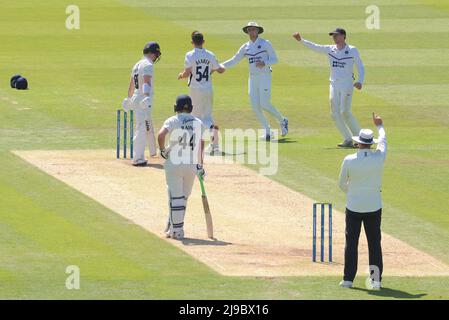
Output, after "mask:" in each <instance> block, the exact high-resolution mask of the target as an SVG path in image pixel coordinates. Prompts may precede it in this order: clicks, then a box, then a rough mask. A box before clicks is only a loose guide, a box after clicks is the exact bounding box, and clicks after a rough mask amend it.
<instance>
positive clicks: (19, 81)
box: [16, 77, 28, 90]
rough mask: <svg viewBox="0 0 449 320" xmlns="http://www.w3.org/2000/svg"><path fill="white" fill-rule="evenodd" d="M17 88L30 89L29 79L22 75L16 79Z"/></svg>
mask: <svg viewBox="0 0 449 320" xmlns="http://www.w3.org/2000/svg"><path fill="white" fill-rule="evenodd" d="M16 89H18V90H26V89H28V80H27V79H26V78H23V77H20V78H19V79H17V81H16Z"/></svg>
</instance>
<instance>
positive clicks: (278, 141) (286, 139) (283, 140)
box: [272, 138, 298, 143]
mask: <svg viewBox="0 0 449 320" xmlns="http://www.w3.org/2000/svg"><path fill="white" fill-rule="evenodd" d="M272 142H277V143H296V142H298V140H293V139H290V138H280V139H276V140H273V141H272Z"/></svg>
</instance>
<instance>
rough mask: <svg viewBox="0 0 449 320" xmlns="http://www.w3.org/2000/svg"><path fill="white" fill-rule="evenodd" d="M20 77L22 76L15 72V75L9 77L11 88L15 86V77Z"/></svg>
mask: <svg viewBox="0 0 449 320" xmlns="http://www.w3.org/2000/svg"><path fill="white" fill-rule="evenodd" d="M20 77H22V76H21V75H20V74H16V75H14V76H12V77H11V81H10V84H11V88H15V87H16V82H17V79H19V78H20Z"/></svg>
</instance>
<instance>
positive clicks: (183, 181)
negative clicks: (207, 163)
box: [164, 159, 197, 230]
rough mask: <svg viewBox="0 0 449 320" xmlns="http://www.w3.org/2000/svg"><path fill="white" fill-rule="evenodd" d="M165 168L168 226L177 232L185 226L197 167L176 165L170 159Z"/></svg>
mask: <svg viewBox="0 0 449 320" xmlns="http://www.w3.org/2000/svg"><path fill="white" fill-rule="evenodd" d="M164 168H165V179H166V181H167V189H168V208H169V213H168V226H169V227H172V228H173V229H175V230H176V229H181V228H182V227H183V226H184V216H185V211H186V206H187V199H188V197H189V196H190V193H191V192H192V187H193V182H194V181H195V176H196V171H197V170H196V165H194V164H179V165H175V164H173V163H172V162H171V161H170V159H168V160H167V161H165V164H164Z"/></svg>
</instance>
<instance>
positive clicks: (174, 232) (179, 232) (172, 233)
mask: <svg viewBox="0 0 449 320" xmlns="http://www.w3.org/2000/svg"><path fill="white" fill-rule="evenodd" d="M165 234H166V236H167V238H172V239H175V240H182V239H184V230H183V229H179V228H177V229H171V228H170V230H168V231H167V232H166V233H165Z"/></svg>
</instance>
